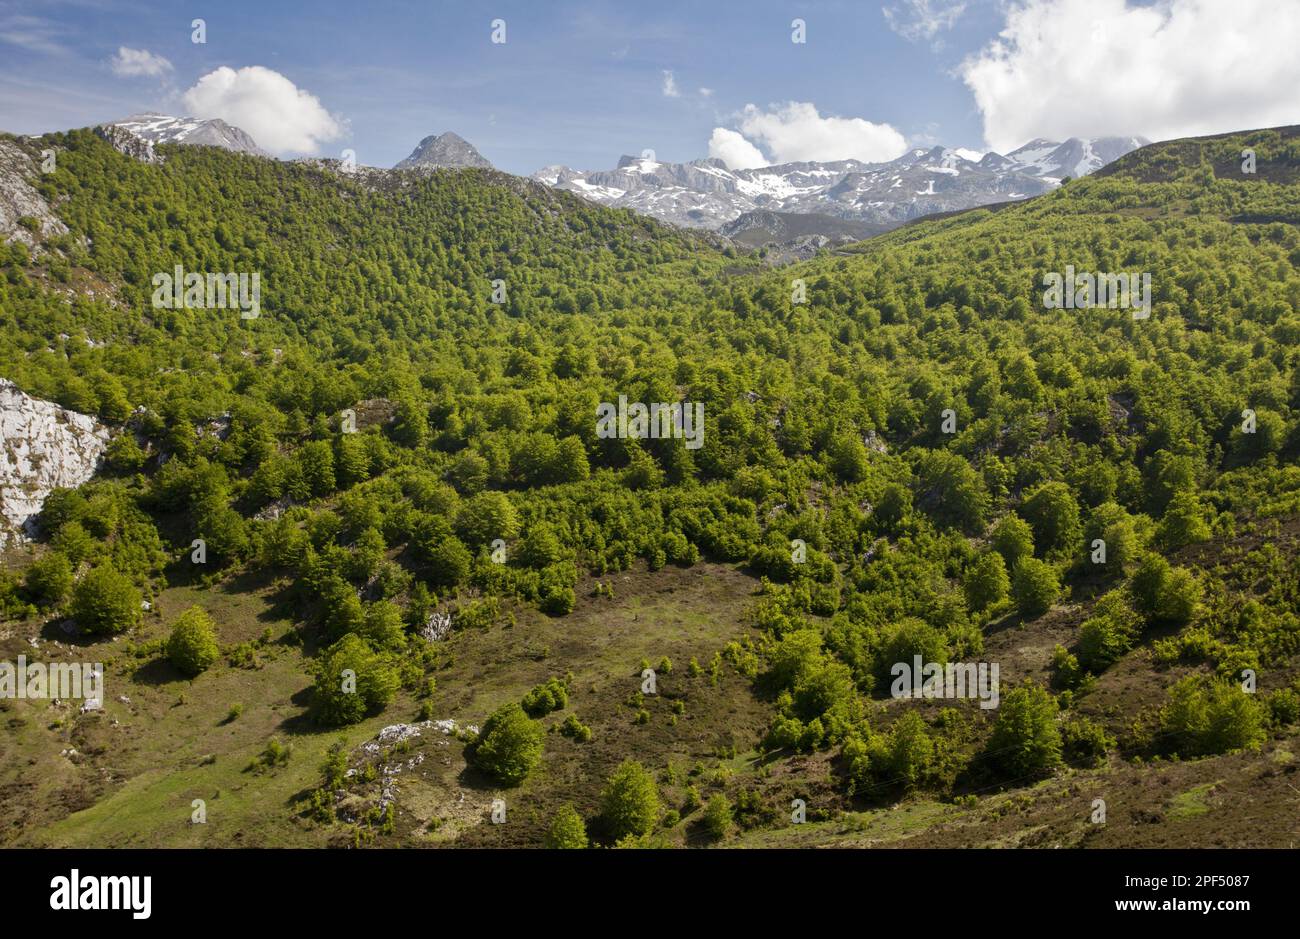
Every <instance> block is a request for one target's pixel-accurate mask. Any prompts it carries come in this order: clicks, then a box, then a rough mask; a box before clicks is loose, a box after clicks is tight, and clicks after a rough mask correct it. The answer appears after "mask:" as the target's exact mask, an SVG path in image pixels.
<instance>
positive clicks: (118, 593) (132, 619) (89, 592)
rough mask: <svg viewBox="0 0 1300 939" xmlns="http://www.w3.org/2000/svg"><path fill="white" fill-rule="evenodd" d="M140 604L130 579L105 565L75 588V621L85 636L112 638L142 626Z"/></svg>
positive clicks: (73, 599)
mask: <svg viewBox="0 0 1300 939" xmlns="http://www.w3.org/2000/svg"><path fill="white" fill-rule="evenodd" d="M74 524H75V523H74ZM141 602H142V601H141V598H140V591H138V590H136V589H135V584H133V583H131V579H130V578H129V577H127V576H126V575H125V574H119V573H118V572H117V571H116V570H114V569H113V568H112V567H110V566H109V565H107V564H104V565H102V566H100V567H97V568H95V569H94V570H92V571H91V572H90V573H89V574H87V575H86V576H85V577H83V578H81V580H80V581H79V582H78V583H77V585H76V586H75V587H74V588H73V590H72V618H73V619H75V620H76V621H77V625H78V626H79V627H80V628H81V631H82V632H83V633H87V634H89V635H92V636H110V635H113V634H114V633H120V632H125V631H126V630H128V629H130V628H131V627H133V626H136V625H138V624H139V622H140V605H141Z"/></svg>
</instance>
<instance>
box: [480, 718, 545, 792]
mask: <svg viewBox="0 0 1300 939" xmlns="http://www.w3.org/2000/svg"><path fill="white" fill-rule="evenodd" d="M544 737H545V733H544V732H543V730H542V727H541V725H540V724H538V723H536V722H535V721H532V720H530V719H529V717H528V715H527V714H525V713H524V709H523V708H521V707H520V706H519V705H518V704H514V703H511V704H505V705H502V706H501V707H499V708H497V710H496V711H494V712H493V713H492V716H491V717H489V718H488V719H487V720H486V721H485V722H484V724H483V730H482V732H481V733H480V734H479V736H478V739H477V740H476V741H475V742H474V743H473V744H472V746H471V747H470V759H472V760H473V762H474V765H475V766H477V767H478V768H479V769H481V770H482V771H483V772H485V773H487V774H488V775H489V776H491V777H493V778H494V779H496V780H497V781H498V782H500V783H501V784H502V785H506V786H517V785H519V784H520V783H521V782H523V781H524V780H525V779H527V778H528V774H529V773H531V772H532V771H533V770H535V769H536V768H537V766H538V764H539V763H541V761H542V745H543V739H544Z"/></svg>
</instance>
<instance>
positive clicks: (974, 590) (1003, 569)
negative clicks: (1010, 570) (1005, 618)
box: [963, 551, 1011, 610]
mask: <svg viewBox="0 0 1300 939" xmlns="http://www.w3.org/2000/svg"><path fill="white" fill-rule="evenodd" d="M1010 589H1011V578H1010V577H1008V576H1007V565H1006V562H1005V561H1003V560H1002V555H1000V554H998V553H997V552H996V551H990V552H988V553H987V554H982V555H980V557H979V559H978V560H977V561H976V562H975V563H974V564H972V565H971V569H970V573H969V574H967V576H966V583H965V584H964V585H963V590H964V592H965V594H966V602H967V603H968V604H969V605H970V608H971V609H972V610H987V609H988V608H990V607H993V606H996V605H997V604H999V603H1001V602H1002V601H1003V600H1005V599H1006V598H1007V593H1008V592H1009V591H1010Z"/></svg>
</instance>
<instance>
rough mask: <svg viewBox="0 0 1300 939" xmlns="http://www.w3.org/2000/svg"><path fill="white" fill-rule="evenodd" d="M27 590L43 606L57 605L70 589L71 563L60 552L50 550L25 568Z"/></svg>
mask: <svg viewBox="0 0 1300 939" xmlns="http://www.w3.org/2000/svg"><path fill="white" fill-rule="evenodd" d="M26 585H27V592H28V593H30V594H31V595H32V597H33V599H35V600H36V602H37V603H39V604H40V605H41V606H43V607H51V606H57V605H58V604H60V603H62V602H63V601H64V600H65V599H66V598H67V596H68V593H69V592H71V590H72V565H71V564H69V563H68V558H67V556H66V555H64V554H63V553H62V552H59V551H51V552H50V553H49V554H47V555H45V557H43V558H41V559H40V560H39V561H37V562H36V563H35V564H33V565H32V566H31V567H29V568H27V575H26Z"/></svg>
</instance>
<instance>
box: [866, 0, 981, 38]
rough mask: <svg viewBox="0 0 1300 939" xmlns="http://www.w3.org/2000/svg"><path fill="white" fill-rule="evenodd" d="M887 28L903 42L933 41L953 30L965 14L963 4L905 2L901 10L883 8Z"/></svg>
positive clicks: (931, 0) (960, 0)
mask: <svg viewBox="0 0 1300 939" xmlns="http://www.w3.org/2000/svg"><path fill="white" fill-rule="evenodd" d="M881 12H883V13H884V14H885V21H886V22H887V23H889V28H890V29H892V30H893V31H894V32H896V33H898V35H900V36H902V37H903V38H904V39H907V40H910V41H912V42H916V41H917V40H918V39H933V38H934V37H935V35H936V34H937V33H938V32H940V31H941V30H946V29H952V27H953V25H954V24H955V23H956V22H957V20H959V19H961V15H962V14H963V13H965V12H966V0H904V2H903V4H902V5H901V6H892V7H883V8H882V10H881Z"/></svg>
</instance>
